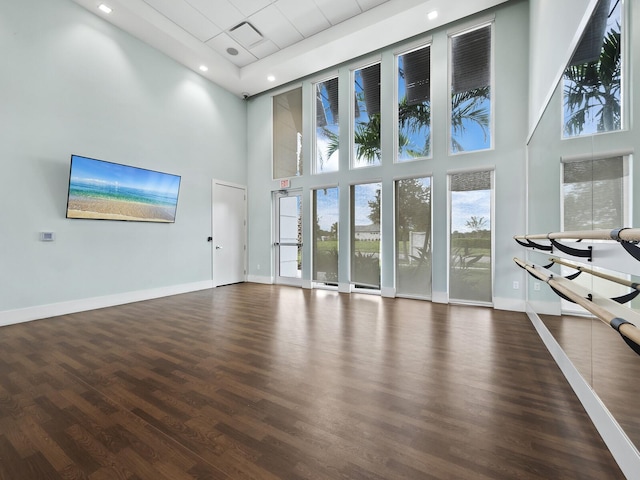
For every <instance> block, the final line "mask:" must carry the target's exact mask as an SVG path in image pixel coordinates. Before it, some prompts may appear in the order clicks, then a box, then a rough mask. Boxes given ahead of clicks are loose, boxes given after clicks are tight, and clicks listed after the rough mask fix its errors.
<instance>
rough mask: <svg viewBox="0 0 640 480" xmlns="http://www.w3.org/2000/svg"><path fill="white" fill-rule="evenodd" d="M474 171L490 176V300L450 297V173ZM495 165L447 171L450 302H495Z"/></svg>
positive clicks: (491, 303) (488, 303) (448, 293)
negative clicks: (479, 300)
mask: <svg viewBox="0 0 640 480" xmlns="http://www.w3.org/2000/svg"><path fill="white" fill-rule="evenodd" d="M476 172H489V173H490V178H491V207H490V211H491V237H490V238H491V263H490V268H491V302H478V301H472V300H464V299H458V298H454V299H451V278H450V277H451V233H452V232H451V226H452V225H451V221H452V218H451V217H452V215H451V213H452V212H451V207H452V201H451V177H452V175H457V174H461V173H462V174H464V173H476ZM495 219H496V167H495V165H490V166H478V167H475V168H466V169H455V170H448V171H447V248H446V252H447V300H448V301H449V302H450V303H457V304H463V305H480V306H490V307H493V305H494V304H495V293H496V292H495V261H496V255H495V254H496V251H495V250H496V225H495Z"/></svg>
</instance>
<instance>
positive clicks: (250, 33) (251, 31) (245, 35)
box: [229, 22, 264, 48]
mask: <svg viewBox="0 0 640 480" xmlns="http://www.w3.org/2000/svg"><path fill="white" fill-rule="evenodd" d="M229 34H230V35H231V36H232V37H233V38H234V39H235V40H236V41H237V42H238V43H240V45H242V46H243V47H246V48H251V47H253V46H254V45H256V44H258V43H260V42H261V41H262V40H263V38H264V37H263V36H262V35H261V34H260V32H259V31H258V30H256V28H255V27H254V26H253V25H251V24H250V23H249V22H242V23H240V24H238V25H236V26H235V27H233V28H232V29H231V30H229Z"/></svg>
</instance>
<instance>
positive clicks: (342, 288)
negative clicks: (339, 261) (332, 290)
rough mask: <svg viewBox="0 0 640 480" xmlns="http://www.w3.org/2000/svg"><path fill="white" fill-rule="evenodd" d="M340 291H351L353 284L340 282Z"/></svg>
mask: <svg viewBox="0 0 640 480" xmlns="http://www.w3.org/2000/svg"><path fill="white" fill-rule="evenodd" d="M338 292H340V293H351V284H350V283H349V282H340V283H338Z"/></svg>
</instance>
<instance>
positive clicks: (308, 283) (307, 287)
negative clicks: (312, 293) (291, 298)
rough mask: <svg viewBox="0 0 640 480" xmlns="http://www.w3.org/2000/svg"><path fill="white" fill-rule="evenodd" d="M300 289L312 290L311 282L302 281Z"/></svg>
mask: <svg viewBox="0 0 640 480" xmlns="http://www.w3.org/2000/svg"><path fill="white" fill-rule="evenodd" d="M302 288H306V289H308V290H310V289H312V288H313V282H312V281H311V280H302Z"/></svg>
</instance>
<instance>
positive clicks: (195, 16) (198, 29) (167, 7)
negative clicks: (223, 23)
mask: <svg viewBox="0 0 640 480" xmlns="http://www.w3.org/2000/svg"><path fill="white" fill-rule="evenodd" d="M144 1H145V2H146V3H147V4H148V5H151V6H152V7H153V8H155V9H156V10H157V11H158V12H160V13H161V14H163V15H164V16H165V17H167V18H168V19H169V20H171V21H172V22H174V23H175V24H177V25H179V26H180V27H182V28H183V29H184V30H186V31H187V32H189V33H190V34H191V35H193V36H194V37H196V38H197V39H199V40H200V41H202V42H204V41H206V40H208V39H210V38H211V37H214V36H215V35H217V34H218V33H220V27H218V26H217V25H215V24H214V23H213V22H211V21H210V20H209V19H208V18H207V17H205V16H204V15H202V14H201V13H200V12H199V11H198V10H196V9H195V8H193V7H192V6H191V5H190V4H188V3H187V2H186V1H184V0H144Z"/></svg>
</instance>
